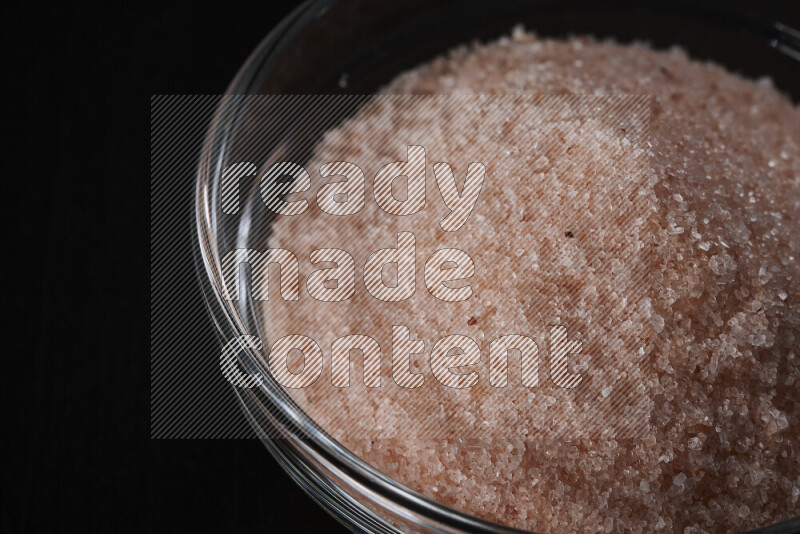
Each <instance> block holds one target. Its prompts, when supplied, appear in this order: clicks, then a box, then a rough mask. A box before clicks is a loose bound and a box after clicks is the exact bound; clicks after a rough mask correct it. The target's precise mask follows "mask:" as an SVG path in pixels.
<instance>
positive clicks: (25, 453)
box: [0, 1, 345, 533]
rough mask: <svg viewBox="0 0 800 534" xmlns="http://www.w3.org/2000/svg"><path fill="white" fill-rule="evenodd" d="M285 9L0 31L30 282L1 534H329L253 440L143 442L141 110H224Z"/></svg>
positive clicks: (19, 320)
mask: <svg viewBox="0 0 800 534" xmlns="http://www.w3.org/2000/svg"><path fill="white" fill-rule="evenodd" d="M295 4H296V2H274V1H271V2H262V3H259V4H253V5H249V6H247V5H237V6H234V5H233V4H230V3H226V2H222V3H220V2H213V3H212V2H200V3H191V4H189V3H185V4H182V5H181V4H173V5H166V4H161V5H159V6H158V7H157V8H154V9H151V10H149V11H143V10H141V9H134V4H128V5H127V6H125V5H117V6H112V5H109V6H106V7H103V8H98V9H96V10H92V9H76V8H74V7H70V6H68V5H66V4H62V5H60V6H42V5H31V6H30V7H28V8H22V7H14V8H11V11H10V12H8V13H7V14H6V16H5V17H4V20H3V26H4V32H5V33H6V35H7V36H13V37H14V39H16V40H18V41H17V42H18V43H19V44H17V45H15V47H14V48H15V49H17V51H18V55H16V56H15V57H10V56H9V55H8V54H4V59H3V61H4V66H5V68H4V73H6V74H4V76H8V78H6V81H7V82H8V81H9V80H11V81H12V84H13V85H14V89H15V91H19V92H18V98H17V99H15V100H12V101H11V105H10V106H8V112H10V114H11V115H10V117H7V121H8V122H7V123H6V126H7V128H9V129H16V132H15V135H13V136H12V137H13V138H14V141H13V143H14V144H12V145H11V147H10V150H9V151H8V155H7V157H6V158H4V159H5V161H6V163H16V164H17V165H19V166H20V171H19V172H20V176H22V177H23V179H22V180H21V182H22V186H23V188H24V192H23V194H22V195H21V196H20V197H19V198H20V199H21V203H22V206H21V210H20V212H19V213H20V214H19V216H15V217H14V218H13V220H12V224H13V228H12V231H11V235H15V236H16V237H20V238H21V243H20V245H19V246H21V247H25V248H26V249H27V250H28V251H29V252H30V254H29V253H25V254H20V255H19V256H20V257H21V260H18V261H21V262H23V263H22V264H21V266H15V270H16V269H18V268H19V269H20V271H21V272H23V273H25V274H26V275H31V282H30V285H25V287H24V291H23V294H22V297H23V302H24V304H25V307H24V312H22V313H16V312H15V311H14V310H13V309H12V310H11V312H12V314H14V318H13V321H15V323H11V324H9V325H8V326H7V328H8V330H9V332H10V333H11V334H10V335H11V337H14V338H24V339H25V340H26V341H25V343H24V346H25V349H24V351H23V352H22V353H17V352H10V351H9V353H7V355H6V356H7V357H8V358H10V359H21V360H23V364H24V371H23V373H22V374H20V375H18V376H20V377H24V378H20V379H13V382H14V383H13V384H12V386H18V387H19V390H18V391H17V390H16V389H13V390H9V389H8V388H5V393H6V394H8V395H9V397H10V399H9V402H10V404H9V406H11V407H12V414H11V421H10V423H11V425H10V428H11V434H15V435H18V436H21V437H22V438H23V440H22V445H23V446H22V448H21V449H20V450H19V451H18V452H17V453H16V454H15V455H14V456H11V455H9V456H8V457H7V458H6V459H7V460H10V462H9V463H10V469H11V472H10V473H9V472H6V473H4V477H3V478H4V482H6V483H5V484H4V486H7V487H8V489H10V490H11V491H10V495H8V496H7V497H5V498H4V499H3V501H2V502H3V513H2V524H0V530H2V531H3V532H9V533H11V532H35V533H39V532H102V533H110V532H137V533H141V532H220V533H228V532H287V533H291V532H345V530H344V529H343V528H342V527H341V526H339V524H338V523H337V522H336V521H335V520H333V519H332V518H331V517H330V516H328V515H327V514H326V513H325V512H324V511H323V510H322V509H320V508H319V507H318V506H317V505H316V504H314V503H313V502H312V501H311V500H310V499H309V498H308V497H306V496H305V494H304V493H303V492H302V491H301V490H300V489H299V488H298V487H297V486H296V485H295V484H294V482H293V481H292V480H291V479H290V478H289V477H288V476H287V475H285V474H284V473H283V471H282V470H281V469H280V468H279V466H278V465H277V464H276V463H275V462H274V460H273V459H272V457H271V456H270V455H269V453H268V452H267V451H266V449H264V447H263V446H262V445H261V443H260V442H258V441H256V440H254V439H249V440H243V439H240V440H229V441H219V440H217V441H212V440H183V441H166V440H150V438H149V435H150V421H149V321H148V317H149V302H148V289H147V288H148V285H149V278H150V277H149V260H148V255H149V252H148V251H149V248H150V246H149V233H148V221H149V210H148V203H149V191H150V187H149V171H148V161H149V157H148V151H149V131H148V126H147V121H148V116H149V100H150V96H151V95H153V94H171V93H180V94H188V93H201V94H218V93H222V92H223V91H224V90H225V88H226V86H227V84H228V83H229V82H230V80H231V79H232V78H233V76H234V74H235V73H236V71H237V69H238V68H239V66H240V65H241V64H242V63H243V62H244V60H245V58H246V57H247V56H248V54H249V53H250V52H251V51H252V50H253V49H254V48H255V46H256V45H257V44H258V42H259V41H260V40H261V39H262V38H263V37H264V36H265V35H266V33H267V32H268V31H269V30H270V29H271V28H272V26H274V25H275V24H276V23H277V22H278V21H279V20H280V19H281V18H282V17H283V16H285V14H286V13H288V12H289V10H290V9H292V8H293V7H294V5H295ZM16 143H19V146H17V144H16ZM6 169H8V167H6ZM7 172H8V171H7ZM7 176H8V177H9V179H10V178H11V176H10V173H9V175H7ZM8 196H9V197H12V195H11V194H9V195H8ZM28 210H30V211H28ZM34 210H35V211H34ZM42 248H44V249H45V250H47V256H43V255H41V254H38V255H36V253H35V252H33V251H34V250H41V249H42ZM20 250H22V249H20ZM34 255H36V257H33V256H34ZM26 284H27V282H26ZM11 285H12V286H13V285H19V286H22V285H24V284H22V283H19V284H17V283H14V284H11ZM12 289H13V288H12ZM17 289H21V287H20V288H17ZM189 305H198V303H194V304H189V303H187V306H189ZM9 307H11V306H9ZM207 330H208V335H209V340H208V342H209V343H210V344H213V343H215V342H216V341H215V333H214V331H213V329H212V327H211V325H210V324H209V327H208V329H207ZM8 375H11V373H8ZM8 375H7V376H8ZM9 382H11V380H9ZM11 392H13V393H11ZM4 463H5V462H4ZM6 477H9V479H6ZM11 480H14V482H13V483H10V481H11Z"/></svg>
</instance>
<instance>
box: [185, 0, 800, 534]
mask: <svg viewBox="0 0 800 534" xmlns="http://www.w3.org/2000/svg"><path fill="white" fill-rule="evenodd" d="M337 3H339V0H306V1H305V2H304V3H303V4H301V5H300V6H298V7H297V8H295V9H294V10H293V11H292V12H291V13H290V14H289V15H287V16H286V17H285V18H284V19H283V20H282V21H281V23H279V24H278V26H276V27H275V28H274V29H273V30H272V31H271V32H270V33H269V34H268V35H267V36H266V37H265V38H264V39H263V40H262V41H261V43H260V44H259V45H258V46H257V47H256V49H255V50H254V51H253V52H252V53H251V54H250V56H249V57H248V58H247V60H246V61H245V63H244V64H243V65H242V67H241V68H240V69H239V71H238V73H237V74H236V76H235V77H234V79H233V81H232V82H231V83H230V85H229V86H228V88H227V90H226V92H225V94H226V95H244V94H252V90H253V85H254V80H255V79H256V78H257V76H258V74H259V73H260V72H262V71H263V69H264V68H266V67H267V66H268V64H269V61H270V60H271V59H272V58H273V57H275V54H280V53H281V52H282V51H283V50H284V48H285V47H286V46H287V44H288V43H289V42H291V40H292V37H293V36H295V35H297V34H298V33H300V32H302V31H304V29H305V27H306V25H307V24H308V23H309V22H310V21H312V20H314V19H315V18H317V17H318V16H321V14H322V13H324V12H325V11H327V10H328V9H329V8H330V7H331V6H333V5H334V4H337ZM772 27H773V28H774V29H775V31H778V32H784V33H786V32H788V33H787V35H789V36H790V37H791V36H792V35H793V33H792V32H795V33H796V30H793V29H792V28H789V27H787V26H784V25H782V24H780V23H777V22H775V23H773V24H772ZM798 36H800V33H796V35H794V39H797V41H796V42H800V38H799V37H798ZM790 42H791V41H790ZM783 43H784V41H779V42H776V44H771V46H773V47H777V46H778V45H781V44H783ZM798 49H800V46H799V47H798ZM789 50H790V52H787V53H790V55H791V53H797V54H798V55H797V57H796V59H800V52H797V50H795V49H793V48H791V47H789ZM225 106H226V103H225V101H224V100H223V102H222V104H221V105H220V108H219V109H218V110H217V112H216V114H215V117H214V119H213V121H212V123H211V125H210V126H209V129H208V134H207V136H206V141H205V144H204V147H203V149H202V156H201V158H200V164H199V166H198V171H197V182H196V190H195V207H196V210H195V225H196V226H195V230H196V238H197V243H198V247H196V249H197V258H196V267H197V270H198V272H197V274H198V278H200V279H201V283H202V285H203V290H204V291H203V293H204V296H205V299H206V305H207V306H208V308H209V310H210V312H211V316H212V318H213V320H214V322H215V324H216V325H217V327H218V328H219V329H220V330H221V331H222V332H224V333H226V334H230V333H231V332H233V333H235V335H245V334H248V333H250V332H248V331H247V328H246V327H245V325H244V324H243V322H242V321H241V319H240V316H239V313H238V311H237V310H235V309H233V308H232V307H231V303H229V302H227V301H226V300H225V299H224V298H223V295H222V292H221V290H220V287H221V285H220V281H221V279H222V278H221V268H220V256H219V250H218V248H217V241H216V236H217V221H216V216H215V206H214V201H213V198H214V196H215V195H214V192H215V191H214V182H215V181H216V179H217V175H216V174H215V173H214V169H215V166H214V165H206V164H204V163H206V162H210V160H211V157H212V151H211V147H212V146H214V145H215V144H216V145H217V146H226V145H227V143H226V140H227V139H228V136H229V135H232V134H230V133H229V132H227V131H224V129H223V128H220V124H221V121H222V117H224V116H225V111H226V110H225ZM220 143H221V144H220ZM220 158H222V155H221V154H220ZM250 357H251V358H256V356H255V355H254V354H253V355H251V356H250ZM261 390H262V391H261V392H262V393H263V394H264V395H266V396H267V397H268V398H270V399H272V400H273V401H274V402H275V406H276V407H277V408H276V409H279V410H283V411H284V413H283V415H284V416H286V417H287V419H288V421H285V420H282V419H280V420H275V419H273V423H274V424H277V425H283V428H281V434H282V435H283V436H285V439H277V440H276V439H274V438H267V437H264V433H263V431H261V430H260V428H259V425H260V424H261V423H259V422H258V421H256V420H255V419H254V418H253V416H252V414H251V413H250V401H248V399H245V398H243V397H242V395H241V393H240V392H239V391H238V390H237V395H238V396H239V399H240V402H241V403H242V407H243V410H244V411H245V414H246V415H247V417H248V418H249V419H250V422H251V424H252V425H253V427H254V429H255V430H256V431H257V432H258V433H259V434H260V437H261V438H262V441H263V442H264V443H265V445H266V446H267V448H268V449H269V451H270V452H271V453H272V455H273V456H274V457H275V458H276V460H277V461H278V462H279V463H280V464H281V465H282V467H283V468H284V469H285V470H286V471H287V472H288V473H289V474H290V476H292V478H293V479H295V481H296V482H297V483H298V484H299V485H300V486H301V487H302V488H303V489H304V490H305V491H306V493H308V494H309V495H310V496H311V497H312V498H313V499H314V500H315V501H316V502H317V503H318V504H320V505H322V506H323V507H324V508H325V509H326V510H328V511H329V512H330V513H332V515H334V517H335V518H336V519H338V520H340V521H343V520H345V521H348V522H345V523H344V524H345V525H346V526H348V527H349V528H354V527H359V528H361V529H364V530H365V531H371V532H384V531H386V532H398V531H397V530H395V529H393V528H391V527H388V526H387V525H383V524H376V523H374V519H370V517H359V516H361V515H363V514H366V515H370V512H369V509H368V508H367V507H364V506H363V504H362V503H360V502H357V501H355V500H351V502H349V503H348V502H341V501H340V502H336V499H329V498H326V497H325V496H324V495H320V494H319V493H320V488H321V487H324V486H326V485H330V480H323V479H326V474H325V473H328V472H331V471H335V472H336V473H337V474H338V477H339V478H342V479H347V481H348V482H349V483H350V484H355V485H358V486H360V487H362V488H364V489H363V490H362V493H363V494H369V495H370V499H371V500H372V501H373V502H376V503H381V502H383V503H390V504H391V505H392V506H393V507H395V509H393V511H394V512H396V513H398V514H399V515H400V516H401V517H405V519H407V520H409V521H411V522H413V523H419V524H421V525H422V526H425V527H427V528H430V529H432V530H435V531H441V532H461V531H464V532H487V533H508V534H511V533H524V532H527V531H522V530H518V529H513V528H510V527H506V526H503V525H500V524H496V523H492V522H489V521H485V520H483V519H480V518H477V517H475V516H471V515H469V514H466V513H464V512H461V511H459V510H456V509H453V508H450V507H448V506H446V505H443V504H441V503H438V502H436V501H434V500H432V499H429V498H427V497H425V496H423V495H421V494H419V493H417V492H415V491H413V490H411V489H410V488H407V487H406V486H404V485H402V484H400V483H399V482H397V481H395V480H394V479H391V478H389V477H387V476H386V475H384V474H383V473H381V472H380V471H378V470H377V469H375V468H374V467H372V466H371V465H369V464H367V463H366V462H365V461H363V460H362V459H361V458H359V457H358V456H356V455H355V454H354V453H353V452H351V451H350V450H349V449H347V448H345V447H344V446H343V445H342V444H340V443H339V442H338V441H336V440H335V439H333V438H332V437H331V436H329V435H328V434H327V433H325V432H323V431H321V430H320V429H319V427H318V426H317V425H316V424H315V423H314V421H313V420H312V419H311V418H310V417H309V416H308V415H307V414H305V412H303V410H302V409H300V408H299V407H298V406H297V405H296V404H294V403H291V402H290V403H287V402H286V396H285V394H284V395H283V396H281V395H280V393H279V392H276V390H275V389H273V388H266V387H264V388H261ZM331 491H332V492H333V493H336V491H335V489H333V490H331ZM322 493H326V492H324V491H323V492H322ZM327 493H328V495H329V496H330V495H331V494H332V493H330V492H327ZM346 495H347V494H346V493H339V494H338V496H339V499H341V498H344V499H345V500H346ZM795 529H798V530H800V517H796V518H793V519H790V520H788V521H786V522H783V523H779V524H775V525H771V526H767V527H763V528H759V529H756V530H753V531H751V532H758V533H762V534H770V533H778V532H791V531H794V530H795Z"/></svg>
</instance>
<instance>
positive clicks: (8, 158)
mask: <svg viewBox="0 0 800 534" xmlns="http://www.w3.org/2000/svg"><path fill="white" fill-rule="evenodd" d="M295 3H296V2H280V1H278V2H275V1H270V2H260V3H257V4H251V5H245V4H234V3H231V2H213V3H212V2H199V3H198V2H195V3H185V4H182V5H181V4H170V5H166V4H160V5H158V6H157V7H156V8H153V9H151V10H149V11H143V10H142V9H140V8H134V6H135V4H119V5H105V6H104V7H102V8H95V9H88V8H84V9H77V8H73V7H70V6H69V5H66V4H62V5H58V6H47V5H42V4H40V3H37V4H31V5H29V6H28V7H21V6H22V4H15V5H14V6H13V7H7V8H5V9H6V13H5V14H4V15H5V16H4V18H3V28H4V34H5V35H6V36H9V37H12V36H13V39H14V42H13V46H8V47H7V51H6V52H5V53H4V55H3V65H4V69H3V72H4V77H5V80H6V83H7V85H8V86H9V87H10V88H11V89H12V90H13V92H14V98H12V99H8V100H7V105H6V108H7V109H6V111H7V116H6V121H7V122H6V130H7V133H10V134H11V135H10V137H11V140H10V141H9V142H8V143H7V144H6V146H5V148H6V155H5V158H4V162H5V163H6V164H7V166H6V169H9V170H7V174H6V176H5V178H6V183H10V182H12V181H14V180H13V178H14V176H19V177H21V179H19V180H16V183H17V184H18V185H21V186H22V187H23V192H22V193H21V194H19V195H18V196H16V195H15V194H13V193H10V192H7V194H6V196H5V201H6V206H7V207H10V208H12V209H11V210H10V211H8V212H7V213H9V214H11V215H12V216H11V223H12V225H11V227H10V232H9V235H11V236H12V237H14V238H17V239H19V240H20V242H19V243H18V244H14V245H10V246H8V247H7V249H6V258H5V259H6V263H7V265H10V266H12V267H13V270H14V273H15V274H16V273H19V274H21V275H22V277H21V278H17V277H9V278H7V285H9V286H11V289H12V290H16V291H15V292H19V293H20V294H21V297H22V299H21V303H22V304H21V308H19V307H17V306H12V305H7V306H6V308H7V311H8V312H9V313H10V315H11V319H10V321H11V322H8V323H6V324H7V326H6V329H7V331H6V336H7V337H8V338H9V339H12V340H16V341H21V343H20V344H19V348H15V347H16V344H12V345H11V347H12V348H11V349H9V351H8V353H6V354H5V356H6V358H7V359H8V360H13V361H14V362H16V363H22V364H23V370H22V371H21V372H19V373H13V372H11V371H9V372H7V374H6V379H7V380H6V382H8V383H9V384H8V387H6V388H4V394H5V396H6V397H7V400H6V403H7V406H9V407H10V412H11V413H10V416H9V424H8V426H7V429H8V430H9V434H10V435H12V436H17V437H21V438H22V439H21V441H22V445H23V446H22V448H21V449H20V450H19V451H16V452H15V454H13V455H7V456H6V457H5V458H4V460H5V463H8V464H9V472H6V473H4V482H5V484H4V486H6V489H7V490H10V491H8V495H7V496H6V497H4V499H3V500H2V502H3V513H2V519H1V521H2V523H1V524H0V529H2V531H3V532H37V533H38V532H64V531H66V532H70V531H75V532H104V533H106V532H167V531H174V532H234V531H235V532H288V533H291V532H337V531H344V530H343V529H342V528H341V527H339V525H338V524H337V523H336V522H335V521H334V520H332V519H331V518H330V517H328V516H327V515H326V514H325V512H323V511H322V510H321V509H320V508H318V507H317V506H316V505H315V504H314V503H312V502H311V500H310V499H308V498H307V497H306V496H305V495H304V494H303V493H302V492H301V490H299V489H298V488H297V487H296V486H295V485H294V483H293V482H292V481H291V480H290V479H289V478H288V477H287V476H286V475H285V474H283V472H282V471H281V470H280V468H279V467H278V466H277V464H276V463H275V462H274V461H273V460H272V458H271V457H270V456H269V455H268V453H267V452H266V451H265V450H264V448H263V447H262V445H261V444H260V443H258V442H257V441H255V440H231V441H209V440H203V441H200V440H186V441H158V440H156V441H154V440H150V439H149V433H150V421H149V321H148V319H149V301H148V290H147V287H148V285H149V261H148V259H149V258H148V251H149V233H148V221H149V210H148V202H149V178H148V176H149V171H148V163H147V162H148V160H149V158H148V148H149V133H148V130H147V120H148V106H149V98H150V96H151V95H153V94H175V93H185V94H190V93H212V94H213V93H220V92H222V91H223V90H224V89H225V87H226V86H227V84H228V82H229V81H230V80H231V79H232V77H233V76H234V74H235V72H236V70H237V69H238V67H239V66H240V65H241V64H242V62H243V61H244V59H245V58H246V57H247V55H248V54H249V53H250V52H251V51H252V50H253V49H254V48H255V46H256V45H257V43H258V42H259V41H260V40H261V39H262V38H263V36H264V35H266V33H267V32H268V31H269V30H270V29H271V28H272V26H274V25H275V24H276V23H277V22H278V21H279V20H280V19H281V18H282V17H283V16H284V15H285V14H286V13H288V12H289V10H290V9H291V8H292V7H293V6H294V4H295ZM736 3H739V4H740V3H742V2H736ZM750 4H751V5H759V6H762V8H763V9H772V8H773V7H774V6H778V7H777V9H779V10H782V11H787V10H791V6H793V5H795V3H794V2H793V1H792V0H787V1H786V2H781V3H776V2H766V3H765V2H758V3H755V2H751V3H750ZM795 20H796V17H795ZM14 167H17V168H18V170H16V171H13V170H10V169H14ZM14 172H16V173H17V174H13V173H14ZM12 247H15V248H12ZM42 251H44V253H42ZM23 280H24V281H23ZM208 333H209V343H213V342H214V333H213V330H212V329H211V326H210V325H209V329H208Z"/></svg>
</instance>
